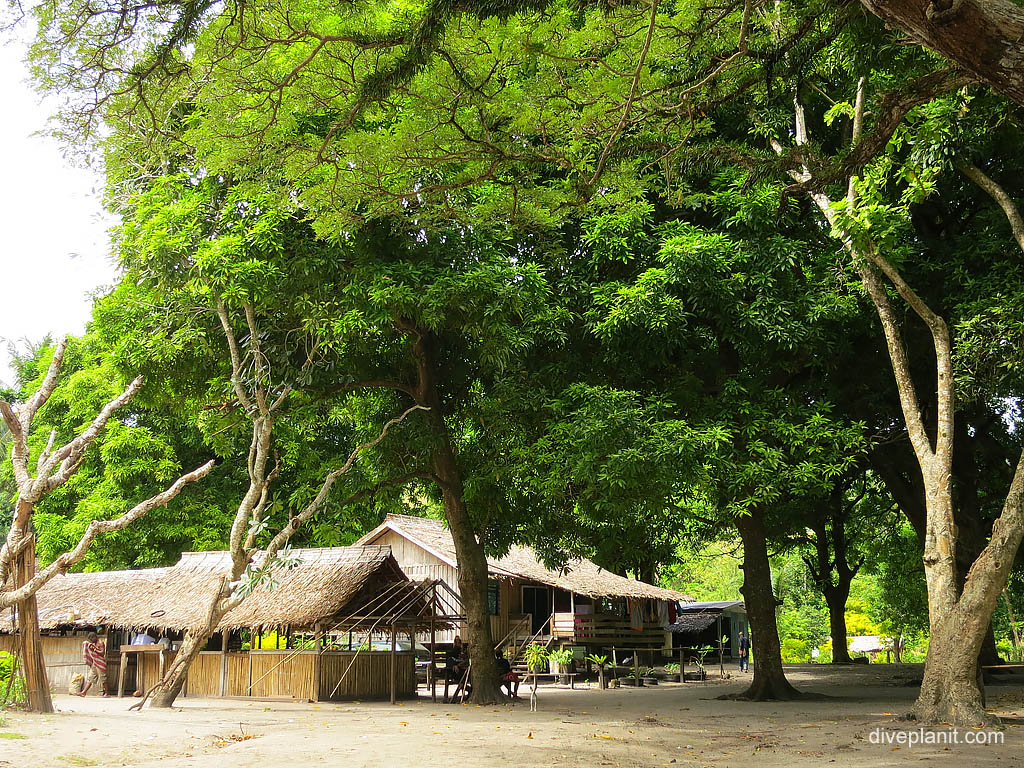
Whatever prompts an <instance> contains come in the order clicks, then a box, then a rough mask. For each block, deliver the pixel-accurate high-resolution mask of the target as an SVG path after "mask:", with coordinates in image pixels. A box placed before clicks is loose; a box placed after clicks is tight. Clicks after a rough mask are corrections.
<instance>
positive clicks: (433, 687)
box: [427, 581, 437, 704]
mask: <svg viewBox="0 0 1024 768" xmlns="http://www.w3.org/2000/svg"><path fill="white" fill-rule="evenodd" d="M431 591H432V592H433V597H432V598H431V601H430V667H429V668H428V670H427V671H428V673H429V674H430V700H431V701H432V702H433V703H434V704H437V632H436V630H435V627H434V616H435V615H436V613H437V582H436V581H435V582H434V586H433V587H432V588H431Z"/></svg>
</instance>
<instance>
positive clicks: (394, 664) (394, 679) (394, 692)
mask: <svg viewBox="0 0 1024 768" xmlns="http://www.w3.org/2000/svg"><path fill="white" fill-rule="evenodd" d="M397 700H398V631H397V630H396V629H395V625H394V624H392V625H391V703H392V704H394V703H395V702H396V701H397Z"/></svg>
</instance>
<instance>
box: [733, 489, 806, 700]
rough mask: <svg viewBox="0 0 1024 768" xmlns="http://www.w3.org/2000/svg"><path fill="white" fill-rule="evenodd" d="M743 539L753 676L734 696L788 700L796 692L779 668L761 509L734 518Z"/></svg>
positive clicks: (774, 603)
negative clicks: (740, 692)
mask: <svg viewBox="0 0 1024 768" xmlns="http://www.w3.org/2000/svg"><path fill="white" fill-rule="evenodd" d="M736 528H737V530H738V531H739V534H740V538H741V539H742V541H743V586H742V587H741V588H740V592H742V593H743V599H744V602H745V603H746V607H747V616H748V617H749V619H750V644H751V651H752V655H753V659H754V679H753V680H752V681H751V683H750V687H749V688H748V689H747V690H746V691H744V692H743V693H742V694H739V695H738V696H736V697H735V698H741V699H747V700H750V701H770V700H782V701H788V700H790V699H793V698H796V697H797V696H799V695H800V692H799V691H797V690H796V689H795V688H794V687H793V686H792V685H790V684H789V681H788V680H787V679H786V673H785V672H784V671H783V669H782V648H781V645H780V643H779V628H778V624H777V623H776V620H775V609H776V607H777V606H778V604H779V601H778V600H777V598H776V597H775V593H774V592H773V591H772V571H771V565H770V564H769V562H768V541H767V537H766V536H765V528H764V510H762V509H760V508H758V507H755V508H753V509H751V510H750V514H748V515H745V516H742V517H737V518H736Z"/></svg>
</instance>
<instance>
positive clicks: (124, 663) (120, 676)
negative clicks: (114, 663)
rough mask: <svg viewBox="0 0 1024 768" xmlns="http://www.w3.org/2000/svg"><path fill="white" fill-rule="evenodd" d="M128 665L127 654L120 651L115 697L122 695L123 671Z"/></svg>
mask: <svg viewBox="0 0 1024 768" xmlns="http://www.w3.org/2000/svg"><path fill="white" fill-rule="evenodd" d="M127 667H128V654H127V653H125V652H124V651H121V666H120V668H119V669H118V670H117V698H119V699H120V698H122V697H123V696H124V673H125V671H126V669H127Z"/></svg>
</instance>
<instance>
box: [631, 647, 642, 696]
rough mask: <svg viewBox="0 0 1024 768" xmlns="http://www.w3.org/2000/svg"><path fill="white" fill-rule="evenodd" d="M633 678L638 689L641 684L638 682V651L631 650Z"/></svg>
mask: <svg viewBox="0 0 1024 768" xmlns="http://www.w3.org/2000/svg"><path fill="white" fill-rule="evenodd" d="M633 677H634V679H635V680H636V687H637V688H639V687H640V686H641V685H642V683H641V682H640V651H639V650H637V649H634V650H633Z"/></svg>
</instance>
